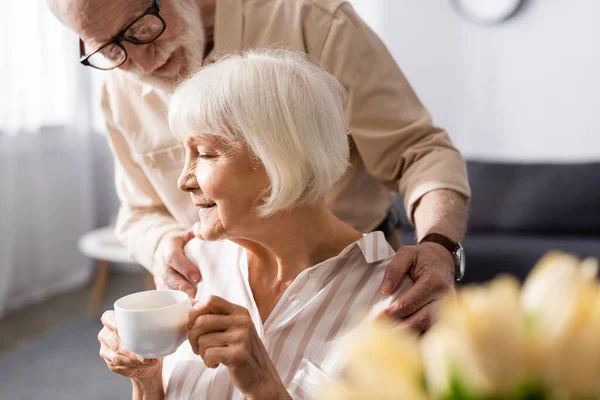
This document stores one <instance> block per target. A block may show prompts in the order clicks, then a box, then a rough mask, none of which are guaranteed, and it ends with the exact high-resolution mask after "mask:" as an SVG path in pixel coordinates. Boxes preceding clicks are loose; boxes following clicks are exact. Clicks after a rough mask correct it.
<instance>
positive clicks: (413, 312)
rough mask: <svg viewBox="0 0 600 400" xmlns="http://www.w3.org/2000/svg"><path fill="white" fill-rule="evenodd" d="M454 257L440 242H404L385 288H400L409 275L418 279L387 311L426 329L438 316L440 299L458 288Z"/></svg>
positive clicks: (404, 323) (389, 268)
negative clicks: (406, 243)
mask: <svg viewBox="0 0 600 400" xmlns="http://www.w3.org/2000/svg"><path fill="white" fill-rule="evenodd" d="M454 274H455V268H454V259H453V257H452V254H451V253H450V252H449V251H448V250H447V249H446V248H444V247H443V246H441V245H439V244H437V243H422V244H418V245H415V246H402V247H401V248H400V249H399V250H398V252H397V253H396V255H395V256H394V258H393V259H392V261H391V262H390V264H389V265H388V266H387V268H386V271H385V276H384V278H383V283H382V285H381V291H382V292H383V293H386V294H391V293H394V292H395V291H396V289H397V288H398V286H400V283H401V282H402V280H403V279H404V277H405V276H406V275H408V276H410V277H411V278H412V279H413V281H414V282H415V283H414V286H412V287H411V288H410V289H409V290H407V291H406V292H405V293H403V294H401V295H400V296H399V297H398V298H397V299H396V300H395V301H394V302H393V303H392V304H391V305H390V306H389V307H388V308H387V309H385V310H384V312H383V314H384V315H386V316H387V317H389V318H391V319H393V320H398V321H401V322H400V325H399V326H401V327H408V328H411V329H413V330H415V331H416V332H418V333H421V332H424V331H426V330H427V329H428V328H429V327H430V326H431V325H432V324H433V323H434V322H435V320H436V319H437V311H438V306H439V303H440V300H441V299H442V297H444V296H445V295H446V294H447V293H448V292H450V293H452V292H454V280H455V279H454V278H455V277H454Z"/></svg>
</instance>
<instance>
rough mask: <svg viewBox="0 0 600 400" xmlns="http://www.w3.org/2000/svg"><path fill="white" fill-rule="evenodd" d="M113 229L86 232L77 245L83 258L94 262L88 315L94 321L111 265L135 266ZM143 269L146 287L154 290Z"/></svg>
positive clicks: (152, 279)
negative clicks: (94, 271)
mask: <svg viewBox="0 0 600 400" xmlns="http://www.w3.org/2000/svg"><path fill="white" fill-rule="evenodd" d="M114 230H115V228H114V227H112V226H107V227H103V228H99V229H96V230H93V231H91V232H87V233H86V234H84V235H83V236H81V238H79V241H78V243H77V245H78V248H79V251H80V252H81V253H82V254H84V255H85V256H87V257H89V258H92V259H94V260H96V278H95V279H94V284H93V287H92V290H91V293H90V302H89V308H88V315H89V317H90V318H92V319H94V318H97V317H98V314H99V311H100V306H101V305H102V300H103V298H104V290H105V288H106V282H107V280H108V275H109V272H110V264H111V263H122V264H137V263H136V262H135V260H134V259H133V257H132V256H131V253H129V250H127V249H126V248H125V246H123V244H121V242H120V241H119V239H117V237H116V236H115V234H114ZM143 269H144V275H145V277H144V278H145V281H146V287H147V288H148V289H154V288H155V286H154V278H153V277H152V274H150V273H149V272H148V271H146V269H145V268H143Z"/></svg>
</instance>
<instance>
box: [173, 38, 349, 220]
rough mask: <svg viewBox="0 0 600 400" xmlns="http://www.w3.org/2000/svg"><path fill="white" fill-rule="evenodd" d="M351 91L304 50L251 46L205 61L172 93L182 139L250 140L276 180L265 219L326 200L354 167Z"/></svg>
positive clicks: (175, 125) (246, 142) (176, 127)
mask: <svg viewBox="0 0 600 400" xmlns="http://www.w3.org/2000/svg"><path fill="white" fill-rule="evenodd" d="M344 101H345V91H344V89H343V87H342V85H341V84H340V83H339V82H338V81H337V80H336V79H335V78H334V77H333V76H332V75H330V74H329V73H328V72H326V71H325V70H323V69H321V68H319V67H318V66H316V65H314V64H312V63H311V62H310V61H308V59H307V58H306V57H305V56H304V55H302V54H300V53H295V52H291V51H283V50H261V51H247V52H244V53H243V54H240V55H232V56H228V57H225V58H223V59H221V60H219V61H217V62H216V63H214V64H211V65H209V66H206V67H204V68H202V69H200V70H199V71H198V72H196V73H195V74H194V75H193V76H192V77H191V78H189V79H188V80H187V81H185V82H184V83H183V84H182V85H181V86H180V87H179V88H178V89H177V90H176V91H175V93H174V94H173V97H172V98H171V102H170V107H169V125H170V128H171V131H172V132H173V134H175V135H176V136H177V137H179V138H180V139H182V140H186V139H187V138H189V137H191V136H196V135H213V136H216V137H218V138H220V139H222V140H225V141H226V142H227V143H229V144H231V145H233V146H239V145H246V146H248V148H249V149H250V151H251V152H252V153H253V155H254V156H255V157H256V158H257V159H258V160H260V162H261V163H262V164H263V165H264V168H265V170H266V172H267V174H268V176H269V179H270V184H271V185H270V188H269V193H268V194H267V198H266V199H265V202H264V204H262V205H261V206H259V208H258V210H257V211H258V213H259V215H261V216H268V215H272V214H274V213H275V212H277V211H280V210H284V209H289V208H292V207H295V206H298V205H300V204H308V203H310V202H313V201H316V200H319V199H322V198H323V197H324V196H325V194H326V193H327V192H328V191H329V190H330V189H331V188H332V187H333V185H334V184H335V183H336V182H337V181H338V180H340V179H341V178H342V177H343V175H344V174H345V172H346V170H347V168H348V158H349V145H348V136H347V132H346V130H345V125H344V111H343V103H344Z"/></svg>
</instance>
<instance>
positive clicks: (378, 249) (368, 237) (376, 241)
mask: <svg viewBox="0 0 600 400" xmlns="http://www.w3.org/2000/svg"><path fill="white" fill-rule="evenodd" d="M355 243H356V245H358V247H359V248H360V250H361V251H362V253H363V256H364V257H365V261H366V262H368V263H369V264H371V263H374V262H377V261H381V260H384V259H386V258H388V257H389V256H391V255H393V254H394V249H392V247H391V246H390V245H389V243H388V242H387V240H385V235H384V234H383V232H381V231H376V232H371V233H368V234H365V235H364V236H363V237H362V239H360V240H358V241H357V242H355Z"/></svg>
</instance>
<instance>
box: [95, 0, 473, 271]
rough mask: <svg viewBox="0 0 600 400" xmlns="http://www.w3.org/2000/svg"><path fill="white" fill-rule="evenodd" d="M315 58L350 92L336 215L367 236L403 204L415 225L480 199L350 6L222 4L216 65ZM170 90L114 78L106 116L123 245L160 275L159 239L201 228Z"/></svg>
mask: <svg viewBox="0 0 600 400" xmlns="http://www.w3.org/2000/svg"><path fill="white" fill-rule="evenodd" d="M265 46H269V47H277V48H285V49H292V50H297V51H301V52H304V53H306V54H308V56H309V57H310V58H311V59H312V60H313V61H314V62H316V63H318V64H320V65H321V66H322V67H323V68H325V69H326V70H327V71H329V72H330V73H331V74H333V75H334V76H335V77H337V79H338V80H339V81H340V82H341V83H342V84H343V86H344V87H345V88H346V90H347V92H348V95H349V104H348V106H347V108H346V115H347V127H348V130H349V132H350V133H351V139H350V140H351V149H352V150H351V169H350V171H349V173H348V174H347V176H346V178H344V179H343V180H342V181H341V182H339V183H338V184H337V186H336V187H335V188H333V190H331V192H330V193H329V195H328V197H327V201H328V204H329V205H330V207H331V210H332V211H333V212H334V213H335V214H336V215H337V216H338V217H339V218H341V219H342V220H344V221H346V222H348V223H349V224H351V225H352V226H354V227H355V228H356V229H358V230H359V231H361V232H368V231H370V230H372V229H374V228H375V227H376V226H377V225H378V224H379V223H380V222H381V221H382V220H383V219H384V218H385V216H386V214H387V212H388V209H389V207H390V205H391V202H392V198H393V192H394V191H398V192H400V194H401V195H402V197H403V199H404V202H405V205H406V209H407V210H408V213H409V217H412V211H413V207H414V205H415V203H416V201H417V200H418V199H419V198H420V197H421V196H423V195H424V194H425V193H427V192H429V191H432V190H435V189H452V190H455V191H457V192H458V193H460V194H462V195H464V196H465V197H469V196H470V189H469V185H468V182H467V174H466V168H465V163H464V161H463V159H462V158H461V155H460V153H459V152H458V151H457V150H456V149H455V148H454V147H453V145H452V143H451V141H450V139H449V137H448V135H447V133H446V132H445V131H444V130H442V129H440V128H437V127H435V126H433V125H432V123H431V119H430V116H429V114H428V113H427V110H425V108H424V107H423V106H422V104H421V103H420V102H419V99H418V98H417V97H416V95H415V93H414V92H413V90H412V89H411V87H410V85H409V84H408V82H407V81H406V79H405V77H404V75H403V74H402V72H401V71H400V69H399V68H398V66H397V65H396V63H395V62H394V60H393V59H392V56H391V55H390V53H389V52H388V50H387V49H386V48H385V46H384V45H383V43H382V42H381V40H380V39H379V38H378V37H377V36H376V35H375V33H373V31H371V29H369V27H368V26H367V25H366V24H365V23H364V22H363V21H362V20H361V19H360V18H359V17H358V16H357V15H356V13H355V12H354V10H353V9H352V7H351V6H350V4H348V2H346V1H341V0H260V1H258V0H217V8H216V20H215V32H214V49H213V50H212V51H211V53H210V54H209V55H208V58H207V62H211V61H214V60H215V59H217V58H218V57H219V56H222V55H225V54H227V53H231V52H236V51H240V50H244V49H250V48H258V47H265ZM169 96H170V91H169V90H166V91H165V90H158V89H156V88H153V87H151V86H149V85H146V84H144V83H142V82H139V81H136V80H135V79H133V78H131V77H129V76H128V75H126V74H124V73H123V72H122V71H118V70H116V71H111V72H110V73H109V76H108V80H107V83H106V85H105V87H104V90H103V102H102V104H103V109H104V114H105V118H106V123H107V127H108V132H109V137H110V143H111V147H112V150H113V152H114V155H115V159H116V185H117V191H118V194H119V197H120V199H121V208H120V212H119V218H118V221H117V235H118V236H119V237H120V239H121V240H122V241H123V242H124V243H125V244H126V246H127V247H128V248H129V249H130V250H131V251H132V252H133V255H134V257H135V258H136V259H137V260H138V261H139V262H140V263H141V264H142V265H144V266H146V267H147V268H150V266H151V264H152V256H153V254H154V250H155V248H156V246H157V245H158V242H159V241H160V239H161V238H162V237H163V236H164V235H165V234H167V233H170V232H174V231H179V230H182V229H184V228H186V227H190V226H191V225H192V224H193V223H194V222H195V221H197V219H198V215H197V212H196V210H195V207H194V205H193V204H192V202H191V201H190V200H189V196H188V195H187V194H185V193H182V192H180V191H179V190H178V189H177V186H176V185H177V178H178V176H179V173H180V172H181V170H182V168H183V164H184V159H185V155H184V150H183V148H182V146H181V144H180V143H179V142H178V141H177V140H176V139H175V138H174V137H173V136H172V135H170V133H169V128H168V125H167V118H166V116H167V106H168V101H169Z"/></svg>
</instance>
